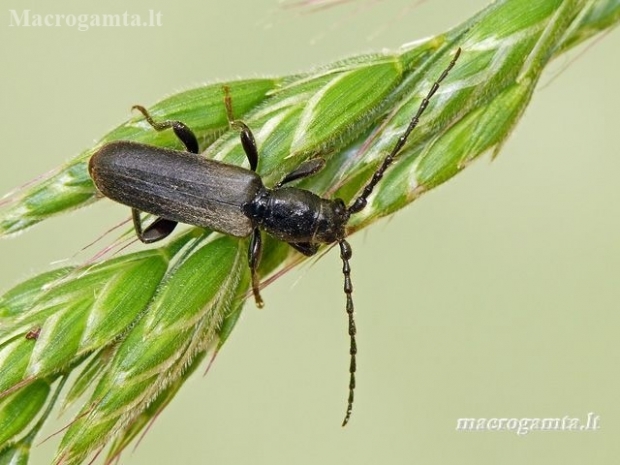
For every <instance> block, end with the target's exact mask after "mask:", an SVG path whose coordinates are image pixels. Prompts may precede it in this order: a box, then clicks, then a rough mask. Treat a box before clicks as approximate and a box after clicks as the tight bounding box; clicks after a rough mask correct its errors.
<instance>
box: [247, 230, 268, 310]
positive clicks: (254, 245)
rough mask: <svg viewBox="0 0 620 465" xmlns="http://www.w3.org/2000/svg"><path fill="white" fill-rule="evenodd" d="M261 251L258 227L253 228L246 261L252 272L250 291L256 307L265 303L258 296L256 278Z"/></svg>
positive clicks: (261, 306) (257, 281) (258, 290)
mask: <svg viewBox="0 0 620 465" xmlns="http://www.w3.org/2000/svg"><path fill="white" fill-rule="evenodd" d="M262 251H263V240H262V237H261V234H260V230H259V229H258V228H254V232H253V233H252V238H251V239H250V248H249V249H248V263H249V265H250V272H251V274H252V292H253V293H254V301H255V302H256V306H257V307H258V308H263V306H264V305H265V303H264V302H263V298H262V297H261V296H260V289H259V284H260V282H259V280H258V265H259V263H260V256H261V253H262Z"/></svg>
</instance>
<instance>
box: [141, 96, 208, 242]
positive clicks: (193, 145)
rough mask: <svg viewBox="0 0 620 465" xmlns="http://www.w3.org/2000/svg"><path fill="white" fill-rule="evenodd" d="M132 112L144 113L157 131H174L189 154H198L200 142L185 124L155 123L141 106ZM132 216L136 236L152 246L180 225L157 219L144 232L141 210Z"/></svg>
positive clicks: (164, 219)
mask: <svg viewBox="0 0 620 465" xmlns="http://www.w3.org/2000/svg"><path fill="white" fill-rule="evenodd" d="M132 110H138V111H139V112H140V113H142V114H143V115H144V118H146V122H147V123H149V124H150V125H151V127H152V128H153V129H155V130H156V131H164V130H166V129H172V130H173V131H174V134H175V135H176V136H177V138H178V139H179V140H180V141H181V143H182V144H183V145H184V146H185V148H186V149H187V151H188V152H191V153H195V154H198V140H197V139H196V135H195V134H194V133H193V132H192V130H191V129H190V128H189V127H187V125H186V124H185V123H182V122H181V121H176V120H166V121H161V122H158V121H154V120H153V118H152V117H151V115H150V114H149V112H148V111H147V110H146V108H144V107H143V106H141V105H134V106H133V107H132ZM131 216H132V219H133V227H134V229H135V230H136V235H137V236H138V239H140V241H142V242H144V243H145V244H151V243H153V242H157V241H160V240H162V239H164V238H166V237H168V236H169V235H170V234H171V233H172V231H174V228H175V227H176V225H177V224H178V223H177V222H176V221H172V220H168V219H166V218H156V219H155V221H153V222H152V223H151V224H150V225H148V226H147V228H146V229H144V230H143V229H142V220H141V218H140V210H137V209H135V208H132V209H131Z"/></svg>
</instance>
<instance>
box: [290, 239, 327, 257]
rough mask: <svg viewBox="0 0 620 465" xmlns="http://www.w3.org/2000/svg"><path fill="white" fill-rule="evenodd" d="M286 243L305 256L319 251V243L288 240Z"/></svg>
mask: <svg viewBox="0 0 620 465" xmlns="http://www.w3.org/2000/svg"><path fill="white" fill-rule="evenodd" d="M288 245H290V246H291V247H292V248H294V249H295V250H297V251H298V252H301V253H302V254H304V255H305V256H307V257H311V256H312V255H314V254H316V253H317V252H318V251H319V244H313V243H312V242H289V243H288Z"/></svg>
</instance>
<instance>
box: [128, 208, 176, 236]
mask: <svg viewBox="0 0 620 465" xmlns="http://www.w3.org/2000/svg"><path fill="white" fill-rule="evenodd" d="M131 216H132V218H133V228H134V229H135V231H136V235H137V236H138V239H140V241H142V242H144V243H145V244H152V243H153V242H157V241H161V240H162V239H165V238H166V237H168V236H169V235H170V234H171V233H172V231H174V228H175V227H176V225H177V224H178V223H177V222H176V221H172V220H167V219H166V218H156V219H155V221H153V222H152V223H151V224H149V225H148V226H147V227H146V229H142V219H141V218H140V210H138V209H136V208H132V209H131Z"/></svg>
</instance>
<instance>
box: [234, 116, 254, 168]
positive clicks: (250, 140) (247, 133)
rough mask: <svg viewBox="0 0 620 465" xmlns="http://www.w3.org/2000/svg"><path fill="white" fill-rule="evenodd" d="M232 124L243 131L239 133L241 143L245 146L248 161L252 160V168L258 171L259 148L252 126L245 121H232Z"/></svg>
mask: <svg viewBox="0 0 620 465" xmlns="http://www.w3.org/2000/svg"><path fill="white" fill-rule="evenodd" d="M230 125H231V126H232V127H233V128H235V129H239V131H241V132H240V133H239V138H240V139H241V145H242V146H243V150H244V152H245V156H246V157H248V161H249V162H250V169H251V170H252V171H256V168H257V166H258V149H257V148H256V140H255V139H254V134H252V131H251V130H250V128H249V127H248V126H247V125H246V124H245V123H244V122H243V121H239V120H236V121H231V122H230Z"/></svg>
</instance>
